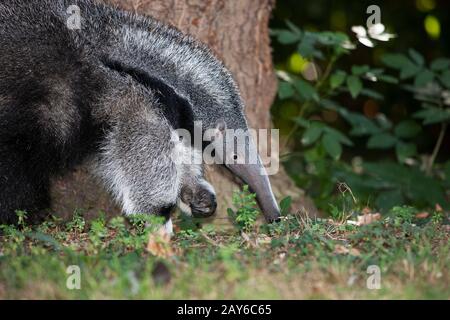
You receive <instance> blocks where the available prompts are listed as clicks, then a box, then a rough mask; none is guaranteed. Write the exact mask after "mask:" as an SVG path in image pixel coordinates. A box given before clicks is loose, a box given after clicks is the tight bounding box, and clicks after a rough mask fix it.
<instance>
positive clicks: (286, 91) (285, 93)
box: [278, 81, 295, 99]
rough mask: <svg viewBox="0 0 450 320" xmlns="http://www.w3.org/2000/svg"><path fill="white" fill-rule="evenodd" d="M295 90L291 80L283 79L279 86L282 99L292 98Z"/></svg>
mask: <svg viewBox="0 0 450 320" xmlns="http://www.w3.org/2000/svg"><path fill="white" fill-rule="evenodd" d="M294 93H295V91H294V88H293V87H292V84H290V83H289V82H285V81H282V82H280V84H279V86H278V96H279V97H280V99H287V98H291V97H292V96H293V95H294Z"/></svg>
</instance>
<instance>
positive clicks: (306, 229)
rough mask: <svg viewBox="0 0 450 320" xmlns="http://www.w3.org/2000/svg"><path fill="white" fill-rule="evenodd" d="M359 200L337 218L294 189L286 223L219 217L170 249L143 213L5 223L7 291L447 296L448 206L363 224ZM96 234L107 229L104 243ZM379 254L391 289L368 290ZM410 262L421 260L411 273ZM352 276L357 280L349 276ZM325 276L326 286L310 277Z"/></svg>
mask: <svg viewBox="0 0 450 320" xmlns="http://www.w3.org/2000/svg"><path fill="white" fill-rule="evenodd" d="M343 194H344V195H349V192H348V191H347V192H346V193H345V192H344V193H343ZM244 197H247V195H245V196H244ZM352 201H353V200H350V202H349V203H348V207H347V208H345V209H342V207H340V208H338V207H334V208H333V209H332V211H333V212H334V214H335V217H336V220H330V219H311V218H309V217H308V216H305V215H300V214H292V212H290V210H289V209H288V208H289V205H290V202H291V200H290V199H289V198H286V199H284V200H283V201H282V202H281V204H280V206H281V208H282V211H283V217H282V219H281V221H280V222H279V223H276V224H270V225H266V224H264V225H263V226H261V228H260V229H258V230H253V231H247V233H246V234H245V235H244V234H241V233H233V232H230V230H226V231H225V230H221V229H219V228H217V227H213V226H207V227H204V228H202V229H200V230H196V231H194V230H184V231H181V232H177V233H176V234H175V236H174V237H173V238H172V240H171V241H170V242H169V243H166V246H167V247H169V248H171V252H172V255H170V256H168V257H160V256H155V255H154V254H151V253H150V252H149V251H147V250H146V248H147V246H148V241H149V236H150V235H147V237H145V238H142V233H141V232H144V233H146V232H147V231H148V230H149V228H148V227H147V226H146V224H147V223H146V222H148V219H147V218H145V217H139V218H137V219H136V220H134V223H133V222H131V223H127V221H126V219H124V218H123V217H115V218H112V219H111V220H109V221H107V220H106V219H104V218H102V217H100V218H98V219H95V220H94V221H90V222H85V224H86V225H89V226H90V227H89V228H85V229H86V230H82V231H80V230H81V229H80V228H77V227H73V226H74V225H75V226H77V225H81V224H82V223H80V221H81V220H82V218H80V216H77V217H74V218H73V220H72V221H68V223H66V222H62V221H59V222H58V223H55V222H54V221H52V222H51V223H46V224H45V226H42V225H39V226H36V227H34V228H31V227H27V228H28V230H27V231H25V230H23V227H18V228H16V227H13V226H0V230H1V231H2V232H1V233H0V283H2V286H3V289H4V290H2V291H0V299H17V298H25V297H26V298H33V299H93V298H96V297H97V298H98V297H102V298H104V299H131V298H135V299H182V298H183V297H186V296H189V297H191V298H214V299H216V298H217V299H220V298H222V299H239V298H242V299H252V298H253V299H255V298H278V299H288V298H291V299H292V298H301V297H304V298H332V297H333V296H335V294H337V293H339V295H340V296H341V297H346V296H347V295H348V297H354V296H355V294H357V295H358V297H363V298H366V297H367V298H370V297H372V298H384V299H387V298H408V297H409V298H427V297H435V298H445V297H447V296H448V288H447V286H446V283H447V282H448V277H449V274H448V272H447V266H448V264H449V258H450V257H449V255H448V254H447V253H448V250H449V245H448V232H447V231H446V229H445V227H446V225H445V224H447V223H448V215H447V214H445V213H444V212H439V213H432V214H431V215H430V216H429V217H426V218H420V219H419V218H417V214H418V213H420V210H418V209H416V208H412V207H395V208H393V209H392V210H391V211H390V212H389V214H388V215H387V216H386V217H384V218H383V219H382V220H380V221H375V222H372V223H370V224H368V225H363V226H357V225H355V224H354V223H353V224H351V223H349V222H350V221H347V219H349V218H351V219H354V218H356V215H359V214H360V210H359V209H358V208H356V207H355V206H353V205H352V203H353V202H352ZM250 202H251V200H250V199H247V200H239V203H240V204H241V205H242V203H250ZM343 213H345V215H343ZM348 213H352V215H351V216H349V215H348ZM151 220H152V219H150V222H153V223H154V222H155V221H151ZM144 221H146V222H144ZM352 222H354V220H353V221H352ZM175 223H176V225H178V221H175ZM43 229H46V230H47V231H46V232H41V230H43ZM69 229H70V230H69ZM92 235H96V236H101V237H102V244H101V250H99V248H97V247H95V246H93V242H92ZM152 236H154V234H152ZM374 264H375V265H378V266H379V267H380V268H381V269H382V270H383V274H384V276H383V277H382V287H383V289H384V290H367V287H366V279H367V267H368V266H369V265H374ZM405 264H407V267H408V269H407V270H415V275H414V276H413V277H412V276H411V273H410V272H405ZM72 265H77V266H79V267H80V271H81V289H80V290H68V289H67V287H66V282H67V278H68V276H69V274H68V273H67V267H68V266H72ZM430 266H432V268H431V267H430ZM352 277H353V278H356V279H359V280H356V281H355V283H353V284H352V285H349V283H348V281H349V280H348V279H350V278H352ZM192 279H195V281H192ZM317 279H320V281H321V286H322V287H323V289H321V291H319V292H318V291H317V289H316V288H309V287H304V288H303V287H302V283H303V284H304V283H309V282H313V281H317ZM392 283H395V284H397V285H396V286H395V287H393V286H392V285H391V284H392ZM293 287H302V288H303V289H302V290H301V291H295V290H294V291H293V290H292V288H293ZM172 288H177V290H172ZM249 288H251V289H252V290H249ZM418 288H420V290H419V289H418ZM299 294H301V296H299Z"/></svg>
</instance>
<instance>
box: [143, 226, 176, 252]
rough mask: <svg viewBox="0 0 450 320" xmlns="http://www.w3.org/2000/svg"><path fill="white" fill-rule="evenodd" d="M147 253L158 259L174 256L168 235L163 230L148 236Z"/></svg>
mask: <svg viewBox="0 0 450 320" xmlns="http://www.w3.org/2000/svg"><path fill="white" fill-rule="evenodd" d="M147 251H148V252H150V253H151V254H152V255H154V256H156V257H160V258H167V257H171V256H173V255H174V252H173V250H172V246H171V243H170V235H169V234H168V233H167V232H165V231H164V230H163V229H160V230H159V231H157V232H155V233H152V234H150V236H149V238H148V243H147Z"/></svg>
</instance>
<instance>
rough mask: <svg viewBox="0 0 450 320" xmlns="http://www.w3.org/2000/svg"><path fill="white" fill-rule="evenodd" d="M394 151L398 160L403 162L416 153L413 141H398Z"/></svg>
mask: <svg viewBox="0 0 450 320" xmlns="http://www.w3.org/2000/svg"><path fill="white" fill-rule="evenodd" d="M395 153H396V155H397V159H398V161H399V162H401V163H403V162H405V160H406V159H407V158H411V157H413V156H415V155H417V147H416V145H415V144H414V143H403V142H400V141H399V142H398V143H397V145H396V147H395Z"/></svg>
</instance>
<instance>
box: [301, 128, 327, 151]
mask: <svg viewBox="0 0 450 320" xmlns="http://www.w3.org/2000/svg"><path fill="white" fill-rule="evenodd" d="M322 132H323V126H322V125H317V124H314V123H313V124H311V125H310V127H309V128H308V129H306V131H305V133H304V134H303V137H302V144H303V145H305V146H308V145H311V144H313V143H314V142H316V141H317V140H318V139H319V138H320V136H321V135H322Z"/></svg>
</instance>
